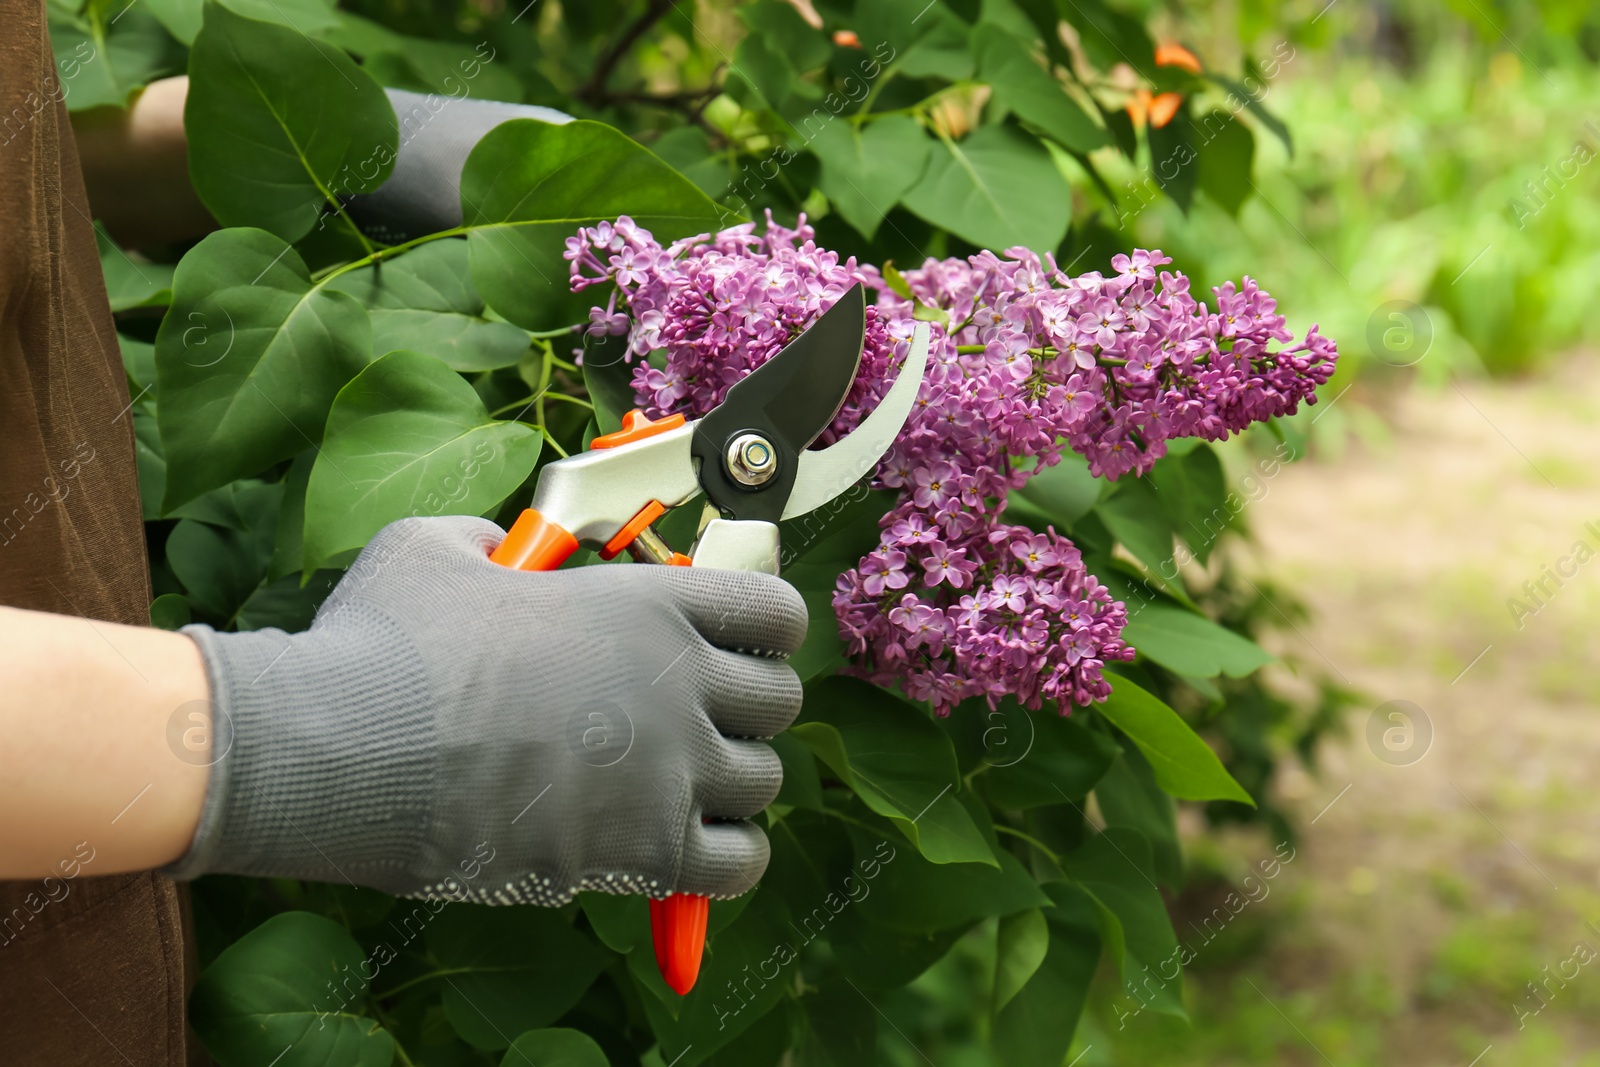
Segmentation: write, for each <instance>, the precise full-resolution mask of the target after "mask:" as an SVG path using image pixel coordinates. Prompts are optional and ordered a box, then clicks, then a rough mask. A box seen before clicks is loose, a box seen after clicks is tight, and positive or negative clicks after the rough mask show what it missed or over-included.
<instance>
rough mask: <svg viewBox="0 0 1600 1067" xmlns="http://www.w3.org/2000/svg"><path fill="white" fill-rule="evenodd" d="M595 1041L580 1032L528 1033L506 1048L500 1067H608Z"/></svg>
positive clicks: (556, 1029) (532, 1031)
mask: <svg viewBox="0 0 1600 1067" xmlns="http://www.w3.org/2000/svg"><path fill="white" fill-rule="evenodd" d="M608 1063H609V1061H608V1060H607V1059H606V1054H605V1053H604V1052H602V1051H601V1049H600V1046H599V1045H597V1044H595V1042H594V1038H592V1037H590V1036H589V1035H588V1034H586V1033H584V1032H583V1031H581V1030H566V1029H559V1028H553V1029H550V1030H529V1031H528V1032H527V1033H525V1034H523V1035H522V1036H521V1037H519V1038H517V1039H516V1040H515V1041H513V1042H511V1047H510V1048H508V1049H506V1054H505V1057H504V1058H503V1059H501V1061H500V1067H608Z"/></svg>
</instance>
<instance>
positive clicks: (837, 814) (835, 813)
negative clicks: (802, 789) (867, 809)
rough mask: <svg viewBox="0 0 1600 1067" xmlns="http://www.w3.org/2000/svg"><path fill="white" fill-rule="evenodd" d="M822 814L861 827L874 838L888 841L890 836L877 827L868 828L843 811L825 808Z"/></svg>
mask: <svg viewBox="0 0 1600 1067" xmlns="http://www.w3.org/2000/svg"><path fill="white" fill-rule="evenodd" d="M822 813H823V814H824V815H832V816H833V817H834V818H835V819H838V820H840V821H841V822H847V823H850V824H851V825H852V826H859V827H861V829H863V830H865V831H866V832H867V833H869V834H871V835H872V836H873V837H881V838H883V839H885V840H888V837H889V835H888V834H886V833H884V832H883V831H882V830H880V829H878V828H877V827H876V826H868V825H867V824H866V823H864V822H862V821H861V820H860V819H857V818H854V817H853V816H850V815H846V814H845V813H844V812H842V811H834V810H833V809H832V808H823V809H822Z"/></svg>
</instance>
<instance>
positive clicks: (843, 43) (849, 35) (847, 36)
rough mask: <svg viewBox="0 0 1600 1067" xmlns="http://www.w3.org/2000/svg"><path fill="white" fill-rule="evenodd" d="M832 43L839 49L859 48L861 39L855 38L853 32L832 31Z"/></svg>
mask: <svg viewBox="0 0 1600 1067" xmlns="http://www.w3.org/2000/svg"><path fill="white" fill-rule="evenodd" d="M833 43H834V44H836V45H838V46H839V47H840V48H860V47H861V38H860V37H857V36H856V31H855V30H834V31H833Z"/></svg>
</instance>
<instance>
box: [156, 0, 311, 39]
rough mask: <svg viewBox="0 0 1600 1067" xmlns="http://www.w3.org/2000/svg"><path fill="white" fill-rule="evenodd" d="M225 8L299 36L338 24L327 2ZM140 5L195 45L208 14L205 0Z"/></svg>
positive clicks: (276, 0)
mask: <svg viewBox="0 0 1600 1067" xmlns="http://www.w3.org/2000/svg"><path fill="white" fill-rule="evenodd" d="M221 2H222V4H223V6H224V7H226V8H228V9H229V10H230V11H232V12H234V13H235V14H238V15H243V16H244V17H245V18H251V19H259V20H260V21H262V22H272V23H276V24H277V25H279V26H286V27H288V28H289V29H292V30H294V31H296V32H297V33H310V34H317V33H321V32H322V31H324V30H327V29H332V28H333V27H334V26H336V25H338V23H339V15H338V13H337V12H336V11H334V10H333V4H331V3H329V2H328V0H221ZM141 6H143V7H148V8H149V9H150V13H151V14H153V15H154V16H155V17H156V18H158V19H160V20H161V24H162V25H164V26H165V27H166V28H167V30H168V32H170V33H171V34H172V36H174V37H176V38H177V39H178V40H180V41H182V42H183V43H184V44H188V45H192V44H194V39H195V37H196V36H197V35H198V34H199V33H200V25H201V22H202V20H203V17H204V14H205V10H204V8H205V3H204V0H141Z"/></svg>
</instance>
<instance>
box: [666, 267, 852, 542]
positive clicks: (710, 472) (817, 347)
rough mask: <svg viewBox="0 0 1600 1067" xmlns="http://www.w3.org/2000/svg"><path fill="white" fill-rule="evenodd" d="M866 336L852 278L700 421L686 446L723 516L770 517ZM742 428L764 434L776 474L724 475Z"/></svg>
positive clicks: (840, 397)
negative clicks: (765, 477) (756, 481)
mask: <svg viewBox="0 0 1600 1067" xmlns="http://www.w3.org/2000/svg"><path fill="white" fill-rule="evenodd" d="M866 336H867V302H866V294H865V292H864V291H863V290H862V287H861V285H860V284H859V283H858V284H856V285H853V286H851V287H850V289H849V290H848V291H847V292H846V293H845V294H844V295H843V296H841V297H840V298H839V300H838V302H837V303H835V304H834V305H833V307H831V308H829V309H828V310H827V311H826V312H825V313H823V315H822V316H821V317H819V318H818V319H817V321H816V322H814V323H812V324H811V326H810V327H808V328H807V329H806V331H805V332H804V333H802V334H801V335H800V336H799V337H796V338H795V339H794V340H793V341H790V342H789V343H788V344H787V345H785V346H784V347H783V349H782V350H781V351H780V352H778V354H777V355H775V356H773V357H772V358H771V359H769V360H768V361H767V362H766V363H764V364H762V365H761V366H760V367H758V368H757V369H756V370H754V371H752V372H751V373H750V374H749V375H748V376H746V377H745V378H744V379H743V380H742V381H740V382H738V383H737V384H736V385H734V387H733V388H732V389H729V390H728V395H727V397H726V398H725V399H724V400H723V402H722V403H721V404H718V405H717V407H716V408H715V410H713V411H712V412H710V413H709V414H708V415H706V416H705V418H703V419H701V420H700V422H699V424H698V426H697V427H696V428H695V433H694V443H693V452H694V455H695V457H696V458H697V459H699V460H700V484H701V485H702V486H703V487H704V488H705V491H706V497H707V498H708V499H709V500H710V501H711V502H712V503H713V504H715V505H716V506H717V507H718V508H719V509H720V510H721V511H722V512H723V513H724V514H725V515H728V516H729V517H731V518H735V519H765V520H767V521H768V522H777V521H778V519H779V517H780V516H781V515H782V514H783V507H784V504H785V503H787V502H788V499H789V492H790V490H792V489H793V488H794V479H795V473H796V470H797V468H798V464H799V459H800V453H801V452H803V451H805V449H806V447H807V446H808V445H810V444H811V442H812V441H815V440H816V439H817V435H818V434H820V433H822V431H823V430H825V429H827V428H828V424H829V423H831V422H832V421H833V418H834V416H835V415H837V414H838V413H839V407H840V405H841V404H843V403H844V398H845V395H846V394H847V393H849V392H850V385H851V383H853V382H854V381H855V379H856V370H857V368H858V367H859V366H860V363H861V350H862V346H863V345H864V344H865V343H866ZM745 433H756V434H760V435H761V436H762V437H765V438H766V439H767V440H768V441H769V442H771V444H772V446H773V448H774V450H775V451H776V453H777V457H778V468H777V472H776V474H774V475H773V476H772V478H771V479H770V480H769V481H767V482H766V483H765V484H763V485H761V486H758V487H751V486H746V485H742V484H740V483H739V482H737V481H735V480H734V479H733V478H732V477H730V476H729V474H728V467H727V458H726V456H727V449H728V445H729V444H730V443H731V442H732V441H733V440H734V438H736V437H738V436H739V435H741V434H745Z"/></svg>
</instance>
